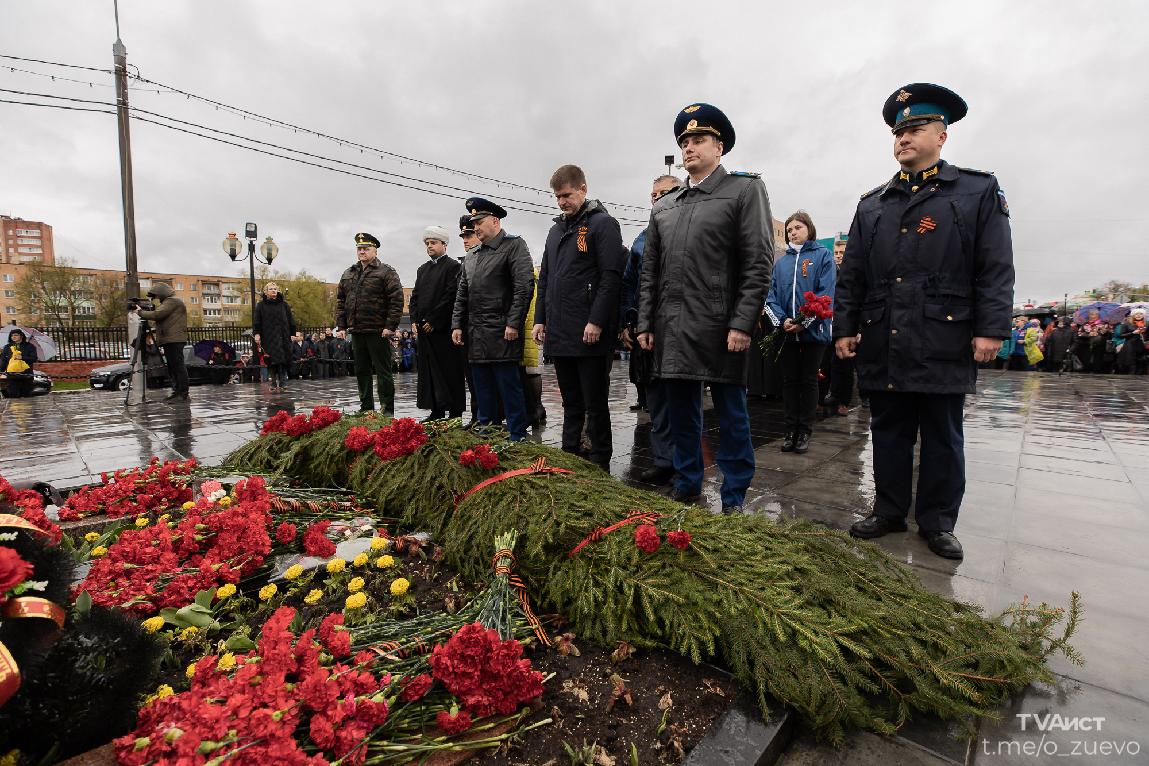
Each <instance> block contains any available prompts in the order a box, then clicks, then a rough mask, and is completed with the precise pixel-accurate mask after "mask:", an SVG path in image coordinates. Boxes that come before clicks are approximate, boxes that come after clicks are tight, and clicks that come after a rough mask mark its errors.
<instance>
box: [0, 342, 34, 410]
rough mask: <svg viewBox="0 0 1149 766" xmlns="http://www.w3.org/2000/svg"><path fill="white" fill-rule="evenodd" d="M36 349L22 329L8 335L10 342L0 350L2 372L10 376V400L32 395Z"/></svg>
mask: <svg viewBox="0 0 1149 766" xmlns="http://www.w3.org/2000/svg"><path fill="white" fill-rule="evenodd" d="M36 359H37V357H36V347H35V346H33V345H32V344H31V343H29V342H28V336H27V335H25V334H24V331H23V330H21V329H20V328H16V329H14V330H12V331H11V332H9V333H8V342H7V343H5V344H4V348H3V350H0V371H3V372H4V373H6V374H7V376H8V398H9V399H20V398H22V397H26V396H31V394H32V367H33V366H34V365H35V364H36Z"/></svg>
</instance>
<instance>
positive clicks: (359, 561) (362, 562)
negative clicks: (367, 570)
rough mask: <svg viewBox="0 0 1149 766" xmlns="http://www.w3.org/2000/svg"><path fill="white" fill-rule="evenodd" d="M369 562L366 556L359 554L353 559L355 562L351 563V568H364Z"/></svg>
mask: <svg viewBox="0 0 1149 766" xmlns="http://www.w3.org/2000/svg"><path fill="white" fill-rule="evenodd" d="M370 560H371V559H370V558H369V557H368V556H367V554H366V553H360V554H359V555H358V556H356V557H355V560H354V561H352V562H351V566H353V567H364V566H367V562H368V561H370Z"/></svg>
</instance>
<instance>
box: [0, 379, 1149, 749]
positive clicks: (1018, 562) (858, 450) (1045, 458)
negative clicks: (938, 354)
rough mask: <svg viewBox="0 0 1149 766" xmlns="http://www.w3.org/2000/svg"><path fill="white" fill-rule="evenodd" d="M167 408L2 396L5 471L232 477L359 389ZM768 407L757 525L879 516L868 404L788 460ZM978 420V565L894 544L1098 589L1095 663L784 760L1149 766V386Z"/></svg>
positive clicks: (1090, 385)
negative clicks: (963, 719) (254, 444)
mask: <svg viewBox="0 0 1149 766" xmlns="http://www.w3.org/2000/svg"><path fill="white" fill-rule="evenodd" d="M397 391H398V401H397V403H396V409H397V414H398V415H399V416H400V417H403V416H412V417H422V416H423V415H424V414H425V413H423V412H420V411H418V410H417V409H416V408H415V404H414V397H415V378H414V376H413V375H411V374H404V375H399V376H397ZM165 393H166V391H161V392H151V393H150V395H151V396H153V401H151V402H149V403H147V404H144V405H137V406H133V407H131V408H124V407H123V406H122V402H123V398H122V395H120V394H116V393H113V392H96V391H82V392H69V393H58V394H53V395H51V396H43V397H38V398H34V399H24V400H0V445H2V446H0V475H3V476H4V477H5V478H7V479H9V480H18V479H38V480H44V481H49V482H52V483H54V484H56V485H57V486H60V487H74V486H79V485H82V484H85V483H90V482H92V481H96V480H98V478H99V474H100V472H101V471H107V470H112V469H116V468H123V467H129V466H135V465H139V464H141V463H143V462H146V461H147V460H148V459H150V458H151V457H152V456H153V455H157V456H159V457H161V458H164V459H167V458H185V457H190V456H195V457H196V458H198V459H199V460H200V461H202V462H204V463H207V464H214V463H218V462H219V461H221V460H222V459H223V457H224V456H226V455H227V454H228V453H229V452H230V451H231V450H233V449H235V448H236V447H238V446H239V445H241V444H243V443H244V442H246V441H248V440H249V439H251V438H253V437H255V436H256V435H257V434H258V432H259V429H260V426H261V424H262V423H263V421H264V420H265V419H266V418H267V417H269V416H270V415H272V414H274V413H275V412H276V411H278V410H280V409H287V410H289V411H296V410H308V409H310V408H311V407H314V406H316V405H321V404H322V405H329V406H333V407H337V408H343V409H346V410H348V411H353V410H356V409H358V400H357V396H356V393H355V382H354V379H353V378H339V379H334V380H324V381H293V382H292V386H291V387H290V388H289V390H288V391H287V392H284V393H278V394H273V393H271V392H269V391H268V390H267V388H266V387H265V386H262V385H258V384H243V385H232V386H200V387H196V388H193V389H192V392H191V397H192V401H191V402H190V403H183V402H181V403H177V404H169V403H164V402H162V401H157V400H155V399H160V398H161V397H162V396H163V394H165ZM611 398H612V402H614V404H613V408H612V415H611V416H612V423H613V427H614V460H613V461H612V464H611V472H612V473H613V474H614V475H615V476H617V477H619V478H620V479H623V480H626V481H629V482H632V483H637V482H635V479H634V477H636V476H637V474H638V473H639V472H641V471H642V470H643V469H645V468H648V467H650V466H651V465H652V463H651V458H650V450H649V430H650V424H649V419H648V418H647V416H646V415H645V414H643V413H636V412H633V411H631V410H630V409H629V406H630V405H632V404H634V402H635V394H634V388H633V387H632V386H630V385H629V384H628V382H627V378H626V372H625V369H624V368H623V367H621V366H620V365H616V366H615V369H614V372H613V376H612V382H611ZM543 401H544V404H545V406H546V408H547V411H548V413H549V414H550V419H549V421H548V423H547V426H546V428H545V429H542V430H541V431H540V432H538V434H537V435H536V436H537V438H540V439H541V440H542V441H544V442H546V443H548V444H555V445H556V446H557V444H558V442H559V438H560V432H561V413H562V409H561V405H560V399H559V394H558V388H557V385H556V384H555V380H554V374H553V370H552V369H551V368H550V367H546V368H544V394H543ZM750 412H751V431H752V436H753V440H754V446H755V447H756V459H757V465H758V469H757V473H756V475H755V477H754V482H753V485H752V487H751V490H750V492H749V494H748V495H747V503H746V512H747V513H761V514H766V515H768V516H772V517H782V516H785V517H803V518H807V519H812V520H815V521H818V522H821V523H824V524H828V525H831V526H833V527H836V528H840V529H845V528H847V527H849V525H850V524H852V523H853V522H854V521H856V520H858V519H860V518H862V517H863V516H865V515H866V514H867V513H868V511H869V507H870V504H871V502H872V500H873V496H874V487H873V478H872V475H871V463H872V455H871V444H870V440H869V434H868V412H867V411H866V410H865V409H863V408H855V409H854V410H853V411H852V412H851V413H850V415H849V416H847V417H834V418H829V419H826V420H822V421H819V423H818V424H817V426H816V428H815V432H814V436H813V440H812V444H811V447H810V451H809V453H807V454H806V455H793V454H784V453H782V452H780V451H779V450H778V445H779V442H780V440H781V436H782V433H781V425H780V414H781V413H780V406H779V404H778V403H777V402H771V401H766V400H761V399H752V400H751V403H750ZM965 418H966V419H965V428H966V457H967V461H968V464H967V479H968V481H967V490H966V497H965V503H964V505H963V507H962V511H961V518H960V519H959V522H958V527H957V534H958V536H959V538H960V539H961V541H962V543H963V545H964V546H965V552H966V558H965V560H964V561H962V562H952V561H947V560H945V559H941V558H938V557H936V556H934V555H933V554H931V553H930V552H929V550H928V549H927V548H926V546H925V543H924V542H923V541H922V540H921V539H920V538H918V537H917V535H915V534H913V532H914V527H913V525H912V524H911V529H910V532H909V533H906V534H899V535H891V536H888V537H886V538H883V539H882V540H879V541H878V544H880V545H881V546H882V547H883V548H885V549H886V550H887V551H889V552H890V553H891V554H892V555H893V556H894V557H896V558H897V559H899V560H900V561H902V562H904V563H905V564H907V565H909V566H911V567H913V569H914V570H915V571H916V573H917V574H918V576H919V577H920V578H921V579H922V581H923V582H924V583H925V584H926V586H927V587H929V588H931V589H933V590H935V591H937V592H940V593H943V594H945V595H947V596H951V597H953V598H955V599H959V600H962V601H969V602H974V603H977V604H980V605H981V606H982V607H984V608H985V609H986V610H987V611H989V612H991V613H997V612H1000V611H1001V610H1002V609H1004V608H1005V607H1006V606H1008V605H1009V604H1011V603H1015V602H1017V601H1019V600H1020V599H1021V598H1022V597H1023V596H1026V595H1028V597H1029V599H1030V601H1043V600H1044V601H1048V602H1050V603H1052V604H1058V605H1064V604H1067V603H1068V599H1069V593H1070V591H1072V590H1078V591H1080V592H1081V594H1082V598H1083V602H1084V606H1085V620H1084V622H1083V623H1082V625H1081V627H1080V630H1079V632H1078V635H1077V637H1076V639H1075V641H1074V643H1075V645H1076V646H1077V648H1078V649H1079V650H1080V652H1081V653H1082V655H1083V656H1084V657H1085V660H1086V662H1085V665H1084V666H1083V667H1077V666H1073V665H1070V664H1069V663H1067V662H1065V661H1064V660H1063V659H1055V660H1054V661H1053V668H1054V670H1055V671H1056V672H1057V674H1058V683H1057V685H1056V686H1052V687H1046V686H1041V687H1033V688H1031V689H1029V690H1027V691H1026V693H1025V694H1024V695H1022V696H1021V697H1020V698H1019V699H1017V700H1015V701H1014V703H1013V704H1011V705H1010V706H1009V707H1008V708H1007V709H1003V710H1002V711H1001V718H1000V720H998V721H987V722H983V723H982V725H981V727H980V730H979V732H978V736H977V738H976V739H973V738H968V737H963V736H960V733H959V732H957V731H956V730H951V729H950V728H948V727H946V726H944V725H941V724H939V723H937V722H933V721H929V720H919V721H914V722H911V723H910V724H909V725H908V726H907V727H905V729H904V730H903V732H902V733H901V735H900V736H898V737H893V738H881V737H876V736H873V735H869V734H858V735H855V736H854V737H852V738H851V739H850V740H849V741H848V743H847V745H846V747H845V748H843V749H842V750H839V751H833V750H830V749H828V748H824V747H820V746H818V745H817V744H815V743H813V742H811V741H809V740H807V739H804V738H801V737H800V738H799V739H798V740H797V741H796V742H795V743H794V744H793V745H792V746H791V747H790V749H789V750H788V752H787V753H786V754H785V756H784V757H783V760H782V761H781V762H782V763H785V764H791V765H792V764H803V765H805V764H831V763H833V764H838V763H875V764H877V763H883V764H897V763H908V764H919V763H920V764H943V763H976V764H995V763H1064V762H1065V761H1064V759H1065V758H1070V759H1077V760H1078V761H1080V762H1086V763H1121V764H1125V763H1129V764H1132V763H1149V619H1147V618H1146V611H1147V607H1149V595H1147V594H1149V556H1147V555H1146V552H1147V551H1149V379H1146V378H1130V377H1106V376H1064V377H1060V378H1059V377H1056V376H1046V375H1039V374H1034V373H1009V372H1001V373H996V372H989V373H986V374H983V377H982V380H981V383H980V384H979V387H978V394H977V396H974V397H970V398H969V400H968V402H967V409H966V416H965ZM704 440H705V447H706V450H705V455H706V458H707V460H708V462H710V463H711V465H710V466H709V467H708V469H707V483H706V489H705V498H706V500H707V502H708V503H709V505H710V506H711V507H712V508H714V509H715V510H717V508H718V506H719V505H720V501H719V495H718V483H719V482H720V481H721V477H720V476H719V474H718V472H717V469H716V468H715V467H714V466H713V464H712V463H713V460H712V456H713V453H714V451H715V450H716V449H717V426H716V424H715V422H714V419H713V418H712V416H711V413H709V412H708V413H707V417H706V432H705V434H704ZM1050 713H1056V714H1059V715H1060V719H1048V718H1046V717H1045V716H1046V715H1047V714H1050ZM1025 714H1035V715H1034V716H1027V715H1025ZM1019 716H1021V717H1019ZM1086 718H1090V719H1098V718H1100V719H1103V720H1102V721H1100V722H1097V721H1096V720H1094V722H1093V723H1092V724H1090V723H1089V722H1087V721H1085V719H1086ZM1083 722H1084V723H1083ZM1023 724H1024V728H1023ZM1085 726H1091V728H1089V729H1084V728H1083V727H1085ZM1043 727H1044V729H1045V730H1044V731H1043ZM1066 729H1068V730H1066ZM1071 762H1072V761H1071Z"/></svg>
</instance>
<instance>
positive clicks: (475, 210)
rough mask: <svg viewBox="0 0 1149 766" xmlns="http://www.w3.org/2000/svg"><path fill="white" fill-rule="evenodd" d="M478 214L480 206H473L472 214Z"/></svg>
mask: <svg viewBox="0 0 1149 766" xmlns="http://www.w3.org/2000/svg"><path fill="white" fill-rule="evenodd" d="M478 214H479V209H478V208H474V207H473V208H471V215H478Z"/></svg>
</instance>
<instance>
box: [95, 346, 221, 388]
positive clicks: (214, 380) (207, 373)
mask: <svg viewBox="0 0 1149 766" xmlns="http://www.w3.org/2000/svg"><path fill="white" fill-rule="evenodd" d="M184 366H185V367H187V370H188V383H189V384H190V385H193V386H199V385H207V384H212V385H217V386H221V385H223V384H225V383H231V382H238V380H239V371H238V370H236V369H235V368H232V367H214V366H211V365H209V364H208V363H207V362H205V361H204V360H202V359H200V358H199V357H198V356H196V355H195V353H194V352H193V351H192V347H191V346H190V345H189V346H184ZM131 374H132V366H131V364H129V363H128V362H117V363H115V364H108V365H104V366H103V367H97V368H96V369H94V370H92V371H91V372H90V373H89V374H88V385H89V386H91V387H92V388H93V389H97V390H104V391H126V390H127V388H128V377H129V376H130V375H131ZM147 374H148V388H167V387H168V386H169V385H170V384H169V383H168V368H167V367H166V366H164V365H162V364H152V365H149V366H148V368H147Z"/></svg>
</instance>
